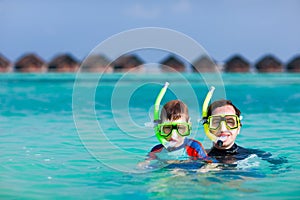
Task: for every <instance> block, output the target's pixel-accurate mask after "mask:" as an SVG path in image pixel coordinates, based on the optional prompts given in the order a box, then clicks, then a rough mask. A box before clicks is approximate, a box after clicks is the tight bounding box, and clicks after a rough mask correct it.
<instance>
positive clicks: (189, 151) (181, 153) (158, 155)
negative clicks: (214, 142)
mask: <svg viewBox="0 0 300 200" xmlns="http://www.w3.org/2000/svg"><path fill="white" fill-rule="evenodd" d="M148 156H149V159H150V160H154V159H156V160H162V161H163V160H186V159H191V160H203V161H206V162H210V163H211V162H215V161H216V160H214V159H212V158H210V157H209V156H208V155H207V153H206V151H205V149H204V148H203V146H202V144H201V143H200V142H199V141H197V140H194V139H190V138H185V140H184V143H183V144H182V145H181V146H179V147H177V148H174V149H172V151H170V150H167V149H166V148H165V147H164V146H163V145H162V144H158V145H156V146H154V147H153V148H152V149H151V151H150V153H149V154H148Z"/></svg>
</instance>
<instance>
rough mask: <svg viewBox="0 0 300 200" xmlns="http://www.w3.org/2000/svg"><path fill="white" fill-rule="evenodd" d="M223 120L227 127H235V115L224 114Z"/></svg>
mask: <svg viewBox="0 0 300 200" xmlns="http://www.w3.org/2000/svg"><path fill="white" fill-rule="evenodd" d="M225 122H226V125H227V127H228V128H230V129H235V128H237V118H236V116H225Z"/></svg>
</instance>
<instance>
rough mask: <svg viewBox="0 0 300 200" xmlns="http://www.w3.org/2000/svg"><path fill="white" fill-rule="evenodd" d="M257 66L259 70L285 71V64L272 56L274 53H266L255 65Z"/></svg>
mask: <svg viewBox="0 0 300 200" xmlns="http://www.w3.org/2000/svg"><path fill="white" fill-rule="evenodd" d="M255 68H256V69H257V71H258V72H282V71H283V65H282V62H281V61H280V60H279V59H278V58H276V57H274V56H272V55H266V56H264V57H263V58H261V59H260V60H259V61H258V62H257V63H256V65H255Z"/></svg>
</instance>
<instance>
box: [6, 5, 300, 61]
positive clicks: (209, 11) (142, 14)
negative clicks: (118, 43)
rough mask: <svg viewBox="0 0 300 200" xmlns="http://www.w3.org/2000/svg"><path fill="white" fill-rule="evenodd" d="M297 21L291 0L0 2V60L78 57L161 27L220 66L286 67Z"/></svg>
mask: <svg viewBox="0 0 300 200" xmlns="http://www.w3.org/2000/svg"><path fill="white" fill-rule="evenodd" d="M299 23H300V1H299V0H226V1H225V0H207V1H204V0H165V1H158V0H151V1H141V0H139V1H138V0H128V1H121V0H109V1H102V0H82V1H81V0H64V1H62V0H43V1H40V0H26V1H25V0H0V25H1V26H0V27H1V31H0V54H3V55H4V56H5V57H7V58H8V59H9V60H12V61H14V60H16V59H18V58H19V57H20V56H22V55H23V54H25V53H31V52H34V53H37V54H38V55H39V56H41V57H42V58H44V59H45V60H46V61H49V60H51V59H52V58H53V57H54V56H55V55H57V54H60V53H71V54H72V55H73V56H75V57H76V58H77V59H84V58H85V57H86V56H87V55H88V54H89V53H90V52H91V51H92V50H93V49H94V48H95V47H96V46H97V45H98V44H99V43H101V42H103V41H105V40H106V39H108V38H110V37H111V36H113V35H116V34H119V33H121V32H124V31H127V30H131V29H135V28H143V27H161V28H168V29H172V30H175V31H178V32H181V33H183V34H185V35H187V36H189V37H191V38H192V39H194V40H195V41H197V42H198V43H199V44H200V45H202V47H203V48H204V49H205V50H206V51H207V52H208V54H209V55H210V56H211V57H213V58H214V59H215V60H217V61H220V62H224V61H226V60H227V59H228V58H229V57H231V56H232V55H234V54H240V55H242V56H244V57H245V58H246V59H247V60H249V61H250V62H255V61H257V60H258V59H260V58H261V57H262V56H264V55H266V54H272V55H274V56H276V57H277V58H279V59H280V60H281V61H282V62H288V61H289V60H290V59H292V58H293V57H294V56H296V55H299V54H300V26H299ZM151 56H152V57H151ZM147 59H148V60H147ZM144 60H145V61H146V62H153V61H157V62H159V60H161V58H159V57H157V60H155V58H154V57H153V55H149V58H147V55H146V56H145V57H144Z"/></svg>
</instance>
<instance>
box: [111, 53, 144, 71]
mask: <svg viewBox="0 0 300 200" xmlns="http://www.w3.org/2000/svg"><path fill="white" fill-rule="evenodd" d="M143 64H144V61H143V60H142V59H141V58H139V57H138V56H136V55H122V56H120V57H119V58H117V59H116V60H114V61H113V62H112V64H111V65H112V66H113V69H114V72H122V73H124V72H142V70H143V68H144V67H143Z"/></svg>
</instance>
